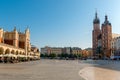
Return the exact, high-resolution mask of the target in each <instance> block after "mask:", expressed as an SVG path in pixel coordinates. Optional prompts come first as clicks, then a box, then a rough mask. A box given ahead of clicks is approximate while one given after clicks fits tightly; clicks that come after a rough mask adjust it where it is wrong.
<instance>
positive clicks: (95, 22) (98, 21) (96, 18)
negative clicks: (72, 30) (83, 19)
mask: <svg viewBox="0 0 120 80" xmlns="http://www.w3.org/2000/svg"><path fill="white" fill-rule="evenodd" d="M93 23H94V24H99V23H100V20H99V18H98V16H97V11H96V13H95V19H94V20H93Z"/></svg>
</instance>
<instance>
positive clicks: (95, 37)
mask: <svg viewBox="0 0 120 80" xmlns="http://www.w3.org/2000/svg"><path fill="white" fill-rule="evenodd" d="M111 40H112V25H111V23H110V22H109V20H108V16H107V15H105V21H104V22H103V23H102V25H100V19H99V18H98V15H97V12H96V13H95V18H94V20H93V31H92V47H93V56H94V57H97V58H105V57H106V58H110V55H111Z"/></svg>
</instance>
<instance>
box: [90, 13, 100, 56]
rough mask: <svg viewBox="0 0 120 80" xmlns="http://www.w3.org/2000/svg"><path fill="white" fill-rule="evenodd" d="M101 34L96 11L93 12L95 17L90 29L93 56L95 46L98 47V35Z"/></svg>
mask: <svg viewBox="0 0 120 80" xmlns="http://www.w3.org/2000/svg"><path fill="white" fill-rule="evenodd" d="M100 35H101V30H100V20H99V18H98V16H97V12H96V13H95V19H94V20H93V31H92V44H93V45H92V47H93V56H95V55H96V53H97V51H96V49H97V47H98V40H99V39H98V36H100Z"/></svg>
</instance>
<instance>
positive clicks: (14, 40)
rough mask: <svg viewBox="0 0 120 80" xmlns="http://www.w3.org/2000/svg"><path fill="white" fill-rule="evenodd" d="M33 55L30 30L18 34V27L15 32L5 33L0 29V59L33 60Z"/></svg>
mask: <svg viewBox="0 0 120 80" xmlns="http://www.w3.org/2000/svg"><path fill="white" fill-rule="evenodd" d="M31 53H32V51H31V44H30V31H29V29H28V28H27V29H26V30H25V32H24V33H22V32H18V31H17V30H16V27H15V28H14V30H13V31H4V30H3V29H2V28H0V58H4V57H14V58H18V57H25V58H26V59H27V58H31V57H32V58H33V57H34V56H32V55H31ZM34 54H35V53H34ZM29 56H31V57H29ZM38 58H40V56H39V57H38Z"/></svg>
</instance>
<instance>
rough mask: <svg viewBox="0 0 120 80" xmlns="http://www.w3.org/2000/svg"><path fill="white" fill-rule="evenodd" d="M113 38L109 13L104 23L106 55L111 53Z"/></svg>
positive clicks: (103, 33) (103, 42)
mask: <svg viewBox="0 0 120 80" xmlns="http://www.w3.org/2000/svg"><path fill="white" fill-rule="evenodd" d="M111 40H112V26H111V23H110V22H109V21H108V17H107V15H106V16H105V21H104V23H103V24H102V49H103V51H104V55H105V56H106V57H110V54H111Z"/></svg>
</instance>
